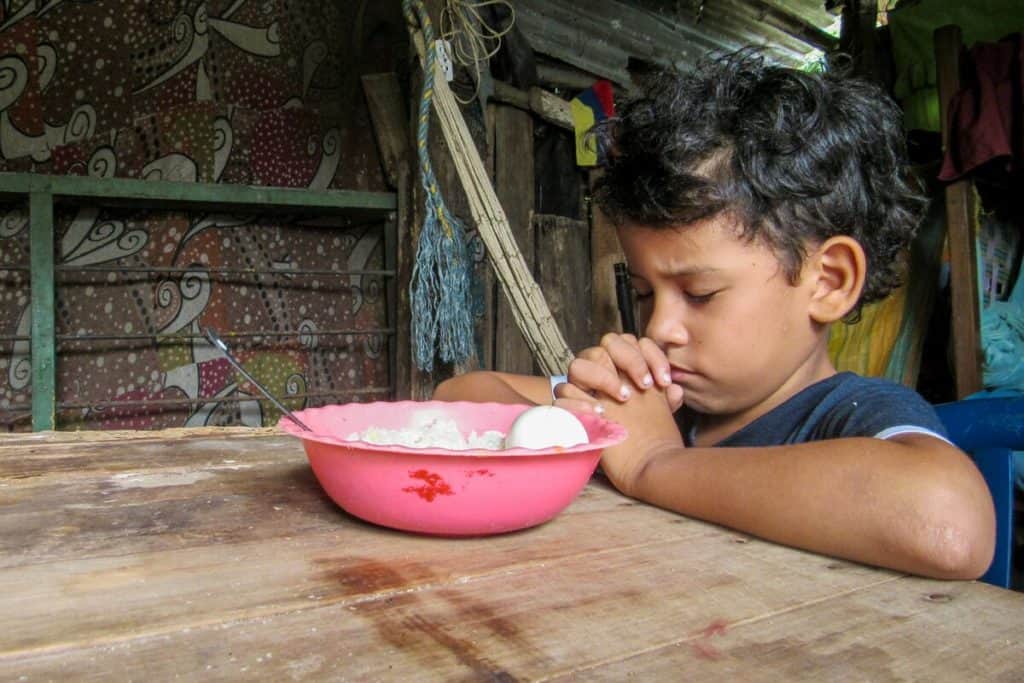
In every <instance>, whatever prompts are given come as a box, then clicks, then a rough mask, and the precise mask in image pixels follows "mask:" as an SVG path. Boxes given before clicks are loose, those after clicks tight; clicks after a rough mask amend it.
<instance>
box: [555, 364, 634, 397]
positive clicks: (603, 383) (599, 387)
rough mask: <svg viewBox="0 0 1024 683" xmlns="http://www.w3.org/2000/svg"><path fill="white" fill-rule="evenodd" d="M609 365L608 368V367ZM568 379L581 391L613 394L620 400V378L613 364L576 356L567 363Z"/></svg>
mask: <svg viewBox="0 0 1024 683" xmlns="http://www.w3.org/2000/svg"><path fill="white" fill-rule="evenodd" d="M609 365H610V368H609ZM569 381H570V382H571V383H572V384H574V385H576V387H578V388H580V389H582V390H583V391H585V392H587V391H593V392H598V393H602V394H608V395H609V396H614V397H616V398H618V399H620V400H625V398H629V397H628V395H627V396H626V397H625V398H623V397H622V394H621V389H622V380H621V379H620V378H619V374H618V372H616V371H615V366H614V365H611V364H610V363H609V364H608V365H606V364H605V363H604V362H597V361H593V360H589V359H587V358H583V357H580V356H577V357H576V358H574V359H573V361H572V362H571V363H569Z"/></svg>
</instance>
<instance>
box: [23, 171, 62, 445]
mask: <svg viewBox="0 0 1024 683" xmlns="http://www.w3.org/2000/svg"><path fill="white" fill-rule="evenodd" d="M29 221H30V228H29V253H30V263H31V267H32V280H31V288H32V303H31V306H32V430H33V431H36V432H39V431H43V430H46V429H53V428H54V427H55V423H56V412H57V410H56V406H57V348H56V337H55V322H54V253H53V247H54V239H53V232H54V226H53V193H52V191H51V188H50V186H49V184H48V183H47V184H46V185H45V186H43V187H38V188H33V190H32V192H31V193H30V194H29Z"/></svg>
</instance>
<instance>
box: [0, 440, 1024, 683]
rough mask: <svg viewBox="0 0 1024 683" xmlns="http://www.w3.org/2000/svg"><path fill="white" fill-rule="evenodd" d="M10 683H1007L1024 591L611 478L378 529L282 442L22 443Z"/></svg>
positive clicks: (4, 581) (2, 457) (1015, 669)
mask: <svg viewBox="0 0 1024 683" xmlns="http://www.w3.org/2000/svg"><path fill="white" fill-rule="evenodd" d="M0 620H2V623H3V624H4V628H3V629H0V679H2V680H26V681H35V680H82V679H88V680H93V679H96V680H147V681H148V680H168V679H172V678H182V679H186V680H274V681H281V680H396V681H406V680H418V681H419V680H446V681H447V680H499V681H513V680H534V681H542V680H560V679H568V678H577V679H582V680H610V681H612V680H613V681H621V680H626V679H629V678H633V679H634V680H672V681H677V680H755V681H781V680H815V681H818V680H871V681H887V680H929V681H933V680H934V681H942V680H951V681H953V680H955V681H963V680H986V681H988V680H1006V681H1016V680H1021V679H1022V678H1024V643H1022V641H1024V596H1021V594H1019V593H1013V592H1010V591H1005V590H1002V589H998V588H994V587H992V586H988V585H984V584H978V583H971V582H940V581H930V580H923V579H917V578H913V577H906V576H903V575H900V574H896V573H893V572H889V571H883V570H878V569H872V568H868V567H863V566H859V565H855V564H851V563H848V562H843V561H838V560H833V559H830V558H826V557H821V556H817V555H813V554H809V553H804V552H800V551H796V550H793V549H789V548H785V547H781V546H777V545H773V544H769V543H764V542H762V541H759V540H757V539H753V538H750V537H747V536H744V535H741V534H737V533H735V532H732V531H729V530H726V529H722V528H719V527H716V526H713V525H709V524H705V523H702V522H699V521H695V520H690V519H687V518H685V517H681V516H679V515H676V514H673V513H669V512H665V511H663V510H659V509H656V508H652V507H650V506H647V505H643V504H639V503H635V502H633V501H630V500H629V499H626V498H624V497H623V496H621V495H620V494H618V493H617V492H615V491H614V490H613V489H611V488H609V487H608V486H607V484H605V483H604V482H603V480H601V479H600V478H595V479H594V480H592V482H591V483H590V484H589V485H588V486H587V488H585V489H584V491H583V492H582V493H581V494H580V496H579V497H578V498H577V499H576V500H575V501H574V502H573V504H572V505H571V506H570V507H569V508H568V509H567V510H565V511H564V512H563V513H562V514H561V515H559V516H558V517H556V518H555V519H554V520H552V521H551V522H549V523H547V524H544V525H541V526H539V527H535V528H533V529H528V530H525V531H520V532H516V533H511V534H504V535H500V536H492V537H483V538H470V539H448V538H436V537H427V536H418V535H412V534H406V533H402V532H398V531H393V530H389V529H384V528H381V527H376V526H373V525H371V524H367V523H364V522H361V521H360V520H358V519H355V518H353V517H351V516H349V515H348V514H346V513H345V512H344V511H342V510H341V509H339V508H338V507H337V506H335V505H334V503H333V502H332V501H330V500H329V499H328V498H327V497H326V496H325V495H324V494H323V493H322V492H321V490H320V488H319V486H318V485H317V483H316V480H315V478H314V477H313V475H312V472H311V471H310V469H309V466H308V464H307V462H306V458H305V455H304V453H303V451H302V448H301V445H300V444H299V442H298V441H297V440H295V439H293V438H291V437H287V436H284V435H281V434H279V433H275V432H274V431H273V430H256V431H253V430H242V429H219V430H216V431H214V430H170V431H166V432H123V433H119V434H115V435H112V434H110V433H79V434H62V433H61V434H53V433H48V434H43V435H14V436H10V437H0Z"/></svg>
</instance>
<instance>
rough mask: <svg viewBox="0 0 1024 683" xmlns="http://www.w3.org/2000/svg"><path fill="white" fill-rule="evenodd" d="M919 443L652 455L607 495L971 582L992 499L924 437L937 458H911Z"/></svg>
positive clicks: (981, 565)
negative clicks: (617, 492)
mask: <svg viewBox="0 0 1024 683" xmlns="http://www.w3.org/2000/svg"><path fill="white" fill-rule="evenodd" d="M915 439H916V440H917V441H916V443H915ZM920 439H929V437H920V436H919V437H914V438H913V439H910V440H909V443H907V442H904V443H900V442H896V441H882V440H879V439H837V440H831V441H823V442H817V443H806V444H797V445H793V446H778V447H772V448H753V449H747V448H714V449H710V448H694V449H676V450H674V451H672V452H666V451H662V453H661V454H660V455H656V456H654V457H652V458H650V459H648V460H647V461H646V462H645V463H644V465H643V467H642V468H639V469H638V470H637V474H636V476H635V478H634V480H633V481H629V482H618V483H617V485H619V484H621V485H622V486H621V488H623V489H624V490H625V491H626V492H628V493H629V494H630V495H632V496H634V497H636V498H639V499H641V500H645V501H647V502H650V503H653V504H655V505H658V506H660V507H665V508H668V509H672V510H676V511H678V512H681V513H683V514H686V515H688V516H692V517H697V518H700V519H705V520H707V521H711V522H715V523H717V524H722V525H724V526H728V527H731V528H734V529H737V530H739V531H744V532H747V533H751V534H753V535H756V536H760V537H762V538H765V539H768V540H772V541H775V542H778V543H783V544H786V545H791V546H795V547H799V548H804V549H807V550H811V551H814V552H818V553H822V554H825V555H830V556H834V557H843V558H846V559H851V560H854V561H858V562H864V563H868V564H873V565H879V566H885V567H890V568H893V569H898V570H902V571H907V572H911V573H914V574H922V575H927V576H934V577H939V578H975V577H976V576H978V575H980V574H981V573H982V572H984V571H985V569H986V568H987V567H988V563H989V561H990V560H991V555H992V545H991V544H992V538H993V536H994V526H993V525H994V521H993V519H994V518H993V512H992V504H991V498H990V497H989V496H988V491H987V488H986V487H985V483H984V481H983V480H982V479H981V477H980V475H979V474H978V472H977V469H976V468H975V467H974V466H973V464H971V463H970V461H969V460H968V459H967V458H966V456H964V455H963V454H961V453H959V451H956V450H955V449H953V448H952V447H947V446H945V445H943V444H941V443H939V442H938V441H937V440H932V439H929V440H931V441H935V443H937V444H939V448H938V449H930V448H921V447H919V446H920V443H922V442H921V441H920Z"/></svg>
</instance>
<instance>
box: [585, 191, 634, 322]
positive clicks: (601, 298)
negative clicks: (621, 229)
mask: <svg viewBox="0 0 1024 683" xmlns="http://www.w3.org/2000/svg"><path fill="white" fill-rule="evenodd" d="M596 173H597V171H594V172H592V173H591V175H590V185H591V187H593V183H594V178H595V174H596ZM590 215H591V217H590V263H591V266H592V270H591V289H590V296H591V303H590V309H591V314H592V316H593V323H592V326H593V331H594V334H595V335H596V336H598V337H600V335H602V334H604V333H605V332H621V331H622V320H621V318H620V316H619V307H618V300H617V299H616V297H615V264H616V263H619V262H622V261H625V260H626V257H625V255H624V254H623V253H622V247H620V246H619V239H618V237H617V236H616V235H615V228H614V226H613V225H611V223H610V222H609V221H608V219H607V218H606V217H605V216H604V214H603V213H601V210H600V209H599V208H598V207H597V205H596V204H595V205H593V206H592V207H591V212H590ZM641 332H642V330H641Z"/></svg>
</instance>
